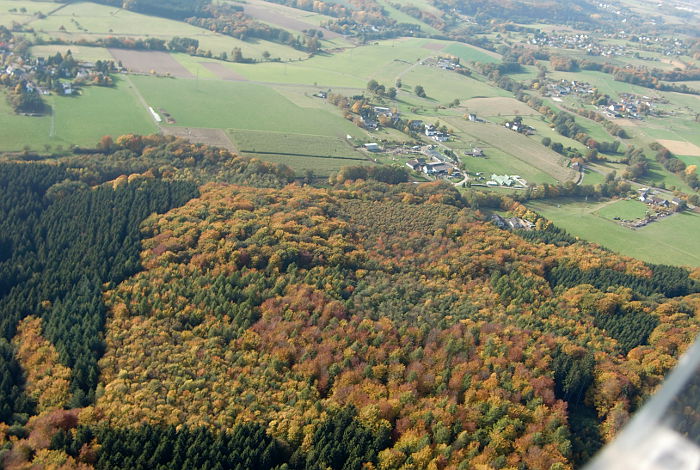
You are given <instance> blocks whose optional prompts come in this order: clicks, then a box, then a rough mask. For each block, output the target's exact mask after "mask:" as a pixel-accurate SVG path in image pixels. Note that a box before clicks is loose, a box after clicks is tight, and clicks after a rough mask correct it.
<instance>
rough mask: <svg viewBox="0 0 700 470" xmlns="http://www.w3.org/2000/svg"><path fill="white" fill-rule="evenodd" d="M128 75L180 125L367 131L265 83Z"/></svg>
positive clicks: (343, 132)
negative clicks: (301, 104)
mask: <svg viewBox="0 0 700 470" xmlns="http://www.w3.org/2000/svg"><path fill="white" fill-rule="evenodd" d="M131 80H132V81H133V83H134V84H135V85H136V86H137V87H138V89H139V90H140V92H141V93H142V94H143V96H144V99H145V100H146V102H147V103H148V104H149V106H153V108H154V109H164V110H166V111H167V112H168V113H170V114H171V115H172V116H173V118H174V119H175V120H176V124H177V125H178V126H188V127H207V128H215V129H244V130H264V131H273V132H288V133H297V134H312V135H326V136H335V137H345V135H347V134H350V135H352V136H357V137H364V136H365V135H366V134H365V133H364V131H362V130H361V129H359V128H358V127H357V126H355V125H353V124H352V123H351V122H349V121H347V120H345V119H343V118H342V117H341V116H340V115H337V114H333V113H331V112H329V111H322V110H317V109H307V108H301V107H299V106H297V105H295V104H294V103H292V102H291V101H289V100H288V99H286V98H285V97H284V96H282V95H281V94H279V93H277V92H276V91H274V90H273V89H271V88H269V87H266V86H263V85H257V84H252V83H246V82H230V81H227V82H225V81H215V80H183V79H170V78H157V77H148V76H134V77H132V78H131Z"/></svg>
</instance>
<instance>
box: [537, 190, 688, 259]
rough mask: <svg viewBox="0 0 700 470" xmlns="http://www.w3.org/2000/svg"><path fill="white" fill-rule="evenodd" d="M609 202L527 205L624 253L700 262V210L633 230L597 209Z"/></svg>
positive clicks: (673, 216) (646, 257)
mask: <svg viewBox="0 0 700 470" xmlns="http://www.w3.org/2000/svg"><path fill="white" fill-rule="evenodd" d="M621 202H628V201H621ZM606 204H607V203H585V202H581V201H570V200H556V201H532V202H529V203H528V204H527V206H528V207H530V208H531V209H533V210H535V211H537V212H538V213H540V214H542V215H543V216H545V217H547V218H548V219H550V220H551V221H552V222H554V223H555V224H556V225H557V226H559V227H561V228H563V229H565V230H566V231H568V232H569V233H570V234H572V235H574V236H577V237H580V238H582V239H585V240H588V241H591V242H594V243H598V244H600V245H602V246H604V247H606V248H609V249H611V250H613V251H616V252H618V253H621V254H623V255H627V256H632V257H634V258H639V259H641V260H644V261H649V262H653V263H663V264H672V265H678V266H700V250H699V246H698V243H697V234H698V232H700V214H698V213H695V212H683V213H680V214H676V215H672V216H670V217H667V218H665V219H662V220H661V221H659V222H654V223H651V224H649V225H647V226H646V227H643V228H640V229H636V230H632V229H629V228H625V227H623V226H621V225H619V224H617V223H616V222H613V221H611V220H609V219H607V218H605V217H603V216H601V215H600V214H599V213H597V212H599V211H601V210H602V209H603V208H604V207H605V205H606ZM616 204H620V202H615V203H613V204H612V206H613V208H610V209H608V210H611V211H614V210H616V209H614V206H615V205H616ZM621 211H622V212H623V213H625V212H628V211H629V208H626V207H625V208H623V209H621ZM603 213H604V214H608V212H603Z"/></svg>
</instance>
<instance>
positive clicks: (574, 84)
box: [540, 79, 668, 120]
mask: <svg viewBox="0 0 700 470" xmlns="http://www.w3.org/2000/svg"><path fill="white" fill-rule="evenodd" d="M540 90H541V92H542V96H545V97H551V98H552V99H553V100H554V101H557V102H562V101H563V99H564V98H565V97H567V96H576V97H578V98H580V99H582V100H584V101H585V102H593V103H595V104H596V105H597V106H598V108H599V109H600V110H601V111H602V112H603V114H604V115H605V116H607V117H608V118H625V119H637V120H642V119H644V117H647V116H655V117H662V116H663V112H662V111H661V110H660V109H659V105H660V104H666V103H668V100H665V99H663V98H659V97H653V96H646V95H643V96H642V95H636V94H634V93H620V94H619V99H618V100H617V101H615V100H613V99H612V98H610V97H608V96H607V95H600V93H599V92H598V90H597V89H596V88H595V87H593V85H591V84H590V83H587V82H582V81H577V80H564V79H562V80H548V81H546V82H545V84H544V85H540Z"/></svg>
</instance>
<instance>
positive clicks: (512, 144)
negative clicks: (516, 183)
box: [445, 117, 576, 183]
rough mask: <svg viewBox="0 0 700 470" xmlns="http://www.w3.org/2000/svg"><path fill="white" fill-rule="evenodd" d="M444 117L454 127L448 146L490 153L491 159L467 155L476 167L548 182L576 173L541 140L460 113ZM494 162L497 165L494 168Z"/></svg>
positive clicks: (459, 151) (569, 178)
mask: <svg viewBox="0 0 700 470" xmlns="http://www.w3.org/2000/svg"><path fill="white" fill-rule="evenodd" d="M445 121H446V122H447V124H448V127H450V126H451V127H453V128H454V129H455V130H457V137H458V140H457V141H455V142H449V143H448V145H449V146H450V147H452V148H455V149H458V153H459V154H460V155H463V151H462V150H463V149H471V148H472V147H473V146H478V147H481V148H482V149H484V152H485V153H486V155H487V157H489V158H488V159H486V160H492V161H487V162H481V161H479V160H484V159H480V158H473V157H472V158H469V159H468V161H469V164H471V165H476V166H477V167H479V168H481V169H480V170H479V171H482V170H483V171H493V172H494V173H498V174H504V173H505V174H514V173H515V174H519V175H520V176H523V177H524V178H525V179H527V180H528V181H532V182H548V183H555V182H556V181H561V182H564V181H567V180H571V179H574V178H575V176H576V172H575V171H573V170H571V169H570V168H568V167H567V163H566V159H565V158H564V157H562V156H561V155H559V154H558V153H556V152H554V151H553V150H550V149H548V148H546V147H544V146H543V145H542V144H541V143H539V142H536V141H535V140H533V139H530V138H528V137H525V136H524V135H522V134H518V133H517V132H513V131H510V130H508V129H506V128H504V127H503V126H501V125H496V124H485V123H472V122H468V121H466V120H465V119H464V118H461V117H458V118H446V119H445ZM492 155H493V156H492ZM493 165H497V168H494V167H493ZM495 170H498V171H495ZM470 171H471V168H470ZM488 176H490V175H488Z"/></svg>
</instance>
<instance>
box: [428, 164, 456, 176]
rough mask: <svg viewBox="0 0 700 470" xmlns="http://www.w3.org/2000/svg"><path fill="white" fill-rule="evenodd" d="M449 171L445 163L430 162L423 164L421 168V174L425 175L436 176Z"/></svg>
mask: <svg viewBox="0 0 700 470" xmlns="http://www.w3.org/2000/svg"><path fill="white" fill-rule="evenodd" d="M449 169H450V167H449V165H447V164H446V163H442V162H431V163H426V164H425V166H424V167H423V173H425V174H426V175H438V174H441V173H447V171H448V170H449Z"/></svg>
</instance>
